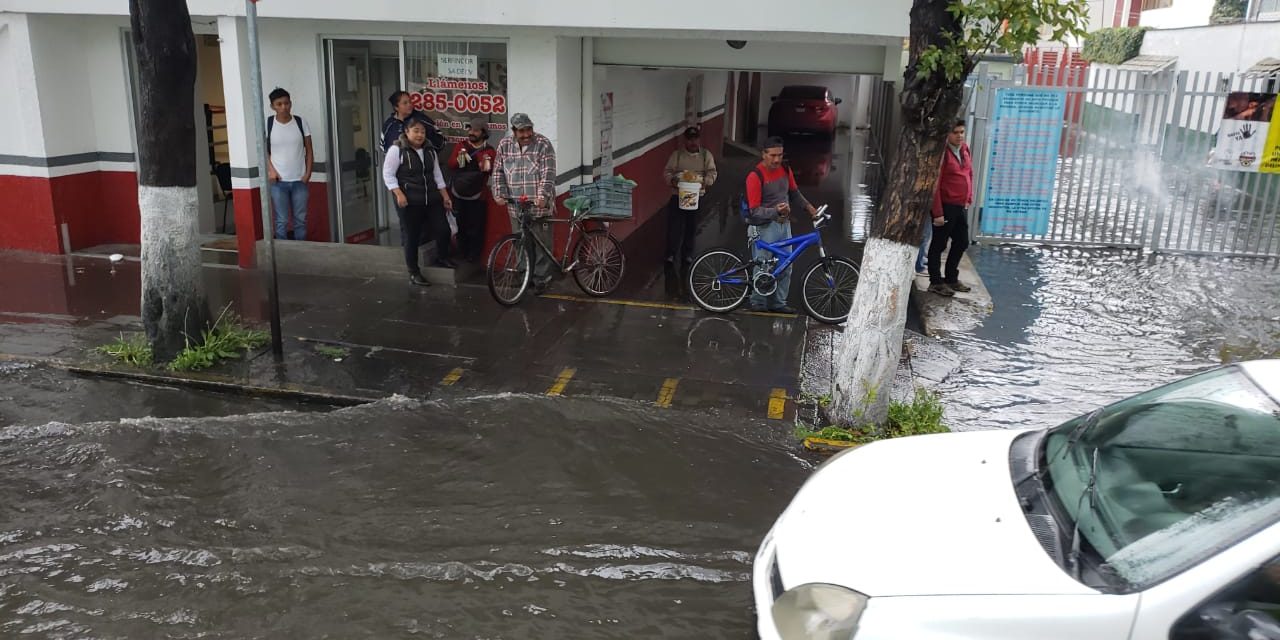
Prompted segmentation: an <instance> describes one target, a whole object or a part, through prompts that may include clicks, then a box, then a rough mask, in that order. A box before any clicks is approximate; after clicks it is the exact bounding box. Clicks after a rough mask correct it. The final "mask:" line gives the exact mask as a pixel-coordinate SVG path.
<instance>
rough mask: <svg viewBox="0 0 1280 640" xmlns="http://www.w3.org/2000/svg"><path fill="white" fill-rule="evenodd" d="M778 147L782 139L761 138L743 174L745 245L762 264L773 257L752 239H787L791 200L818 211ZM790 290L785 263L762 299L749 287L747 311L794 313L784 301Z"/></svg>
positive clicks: (809, 211)
mask: <svg viewBox="0 0 1280 640" xmlns="http://www.w3.org/2000/svg"><path fill="white" fill-rule="evenodd" d="M782 147H783V142H782V138H778V137H773V138H769V139H768V140H765V143H764V148H763V149H761V150H760V156H761V161H760V164H757V165H756V166H755V167H753V168H752V169H751V171H750V172H749V173H747V184H746V194H745V195H744V197H743V204H742V216H743V219H744V220H745V221H746V223H747V225H748V226H747V243H748V246H750V248H751V250H752V253H753V257H754V258H755V259H756V260H759V261H761V262H762V263H763V264H766V265H767V264H769V262H770V260H771V259H773V258H776V256H774V255H773V254H772V253H770V252H768V251H765V250H763V249H756V248H755V241H756V239H757V238H759V239H760V240H763V241H765V242H768V243H774V242H780V241H782V240H786V239H787V238H790V237H791V205H792V204H793V203H795V204H798V205H800V206H802V207H804V210H805V211H807V212H808V213H809V215H810V216H816V215H817V213H818V210H817V209H816V208H815V207H814V206H813V205H812V204H809V201H808V200H806V199H805V197H804V196H803V195H801V193H800V189H799V187H797V186H796V177H795V175H794V174H793V173H791V169H790V168H789V167H785V166H783V164H782ZM761 268H767V267H761ZM790 291H791V267H789V266H788V267H787V268H786V270H785V271H783V272H782V273H781V274H779V276H778V287H777V289H775V290H774V292H773V294H772V295H770V296H768V297H767V298H766V297H765V296H762V295H760V294H758V293H756V292H755V290H754V288H753V289H752V291H751V302H750V306H751V310H752V311H774V312H777V313H795V312H796V310H795V308H793V307H792V306H791V305H789V304H787V295H788V294H789V293H790Z"/></svg>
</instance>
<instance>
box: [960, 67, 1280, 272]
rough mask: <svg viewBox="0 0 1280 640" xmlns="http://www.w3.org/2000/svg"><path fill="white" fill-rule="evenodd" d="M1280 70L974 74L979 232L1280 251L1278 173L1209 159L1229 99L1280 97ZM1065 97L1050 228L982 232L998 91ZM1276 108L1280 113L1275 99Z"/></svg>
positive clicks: (1161, 247) (1088, 242) (1250, 252)
mask: <svg viewBox="0 0 1280 640" xmlns="http://www.w3.org/2000/svg"><path fill="white" fill-rule="evenodd" d="M1278 80H1280V75H1270V76H1256V75H1249V74H1227V73H1213V72H1188V71H1180V72H1178V71H1172V70H1161V69H1158V68H1154V69H1150V70H1131V69H1124V68H1115V67H1111V68H1100V67H1097V66H1095V67H1080V66H1076V67H1069V66H1062V67H1031V68H1028V67H1026V66H1022V65H1020V66H1017V67H1015V68H1014V70H1013V73H1012V78H1009V79H1002V78H1000V77H998V76H996V75H994V74H992V73H991V72H990V71H989V70H987V69H985V68H983V69H980V70H979V71H978V72H977V73H975V75H974V77H973V78H971V79H970V85H971V87H972V88H973V90H972V92H971V95H972V97H971V99H970V100H969V102H968V105H969V114H968V115H969V120H970V122H971V126H970V130H971V140H972V142H971V144H972V145H973V154H974V155H973V157H974V170H975V185H974V186H975V192H976V194H977V197H976V202H975V206H974V207H973V208H972V210H971V211H970V229H972V230H973V231H972V233H973V235H974V239H975V240H977V241H979V242H984V243H1005V242H1023V243H1034V244H1050V245H1079V246H1098V247H1123V248H1133V249H1149V250H1152V251H1167V252H1185V253H1207V254H1226V255H1243V256H1268V257H1270V256H1278V255H1280V229H1277V227H1280V175H1277V174H1263V173H1246V172H1239V171H1230V170H1222V169H1215V168H1212V167H1210V166H1209V157H1210V153H1211V151H1212V150H1213V147H1214V145H1215V143H1216V137H1217V129H1218V127H1219V126H1220V123H1221V119H1222V111H1223V107H1224V105H1225V103H1226V99H1227V94H1228V93H1230V92H1233V91H1250V92H1259V93H1275V92H1276V91H1277V88H1278V87H1280V82H1278ZM1008 87H1024V88H1031V87H1035V88H1053V89H1057V90H1061V91H1064V92H1065V93H1066V101H1065V105H1066V106H1065V111H1064V115H1063V122H1062V138H1061V140H1060V145H1061V146H1060V151H1059V155H1058V158H1057V163H1056V170H1055V175H1054V189H1053V198H1052V200H1053V203H1052V208H1051V212H1050V216H1049V227H1048V232H1047V233H1045V234H1042V235H1030V234H1017V235H983V234H982V233H981V224H980V222H981V212H982V205H983V197H984V195H985V192H986V180H987V167H988V164H987V163H988V160H989V158H988V156H989V151H990V149H989V146H990V143H991V136H990V135H988V131H987V125H988V124H990V122H991V121H992V118H993V117H994V111H995V105H996V101H995V99H994V96H995V94H996V92H997V91H999V90H1000V89H1003V88H1008ZM1276 108H1280V105H1277V107H1276Z"/></svg>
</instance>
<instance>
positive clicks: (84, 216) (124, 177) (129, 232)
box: [50, 171, 142, 251]
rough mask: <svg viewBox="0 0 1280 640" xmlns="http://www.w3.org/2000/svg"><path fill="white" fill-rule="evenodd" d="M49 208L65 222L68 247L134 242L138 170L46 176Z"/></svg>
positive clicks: (138, 220)
mask: <svg viewBox="0 0 1280 640" xmlns="http://www.w3.org/2000/svg"><path fill="white" fill-rule="evenodd" d="M50 188H51V190H52V192H53V210H54V211H55V212H56V213H57V216H58V219H59V220H60V221H61V222H64V223H66V225H67V233H68V235H70V237H71V250H72V251H77V250H80V249H84V248H87V247H92V246H96V245H100V244H138V243H139V242H141V241H142V238H141V236H142V216H141V214H140V213H139V212H138V174H136V173H134V172H132V171H92V172H89V173H78V174H76V175H71V176H62V177H58V178H54V179H52V180H50Z"/></svg>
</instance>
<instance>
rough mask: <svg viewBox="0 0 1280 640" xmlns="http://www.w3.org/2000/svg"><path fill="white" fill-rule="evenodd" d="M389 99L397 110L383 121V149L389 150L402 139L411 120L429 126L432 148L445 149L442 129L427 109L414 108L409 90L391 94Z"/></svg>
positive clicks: (428, 135)
mask: <svg viewBox="0 0 1280 640" xmlns="http://www.w3.org/2000/svg"><path fill="white" fill-rule="evenodd" d="M387 101H388V102H390V103H391V107H392V108H394V109H395V112H394V113H392V114H391V115H390V116H387V119H386V120H384V121H383V122H382V150H383V151H389V150H390V149H391V145H393V144H395V143H396V141H398V140H399V139H400V135H401V134H403V133H404V127H405V125H406V124H408V123H409V122H410V121H416V122H421V123H422V124H424V125H426V127H427V142H429V143H430V144H431V148H432V149H435V151H436V153H439V152H440V150H441V149H444V144H445V140H444V136H443V135H441V133H440V130H439V129H437V128H436V124H435V123H434V122H432V121H431V117H430V116H428V115H427V114H426V112H425V111H422V110H420V109H414V108H413V99H412V98H411V97H410V95H409V92H408V91H397V92H395V93H393V94H391V97H390V98H387Z"/></svg>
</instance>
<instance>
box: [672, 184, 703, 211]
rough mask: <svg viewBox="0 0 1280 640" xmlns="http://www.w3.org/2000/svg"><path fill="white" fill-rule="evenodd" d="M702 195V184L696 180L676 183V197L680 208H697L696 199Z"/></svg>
mask: <svg viewBox="0 0 1280 640" xmlns="http://www.w3.org/2000/svg"><path fill="white" fill-rule="evenodd" d="M701 197H702V185H701V184H698V183H697V182H679V183H676V198H677V199H678V200H677V202H679V203H680V208H681V209H684V210H685V211H693V210H695V209H697V208H698V199H699V198H701Z"/></svg>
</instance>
